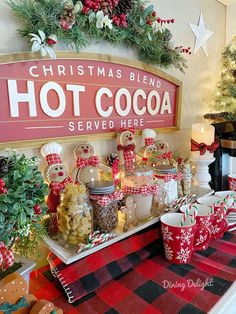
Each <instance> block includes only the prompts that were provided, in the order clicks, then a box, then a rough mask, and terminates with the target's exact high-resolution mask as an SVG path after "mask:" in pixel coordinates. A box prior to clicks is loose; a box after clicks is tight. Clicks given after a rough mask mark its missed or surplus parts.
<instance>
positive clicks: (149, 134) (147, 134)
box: [142, 129, 156, 146]
mask: <svg viewBox="0 0 236 314" xmlns="http://www.w3.org/2000/svg"><path fill="white" fill-rule="evenodd" d="M142 137H143V138H144V141H145V146H152V145H155V142H154V139H155V137H156V132H155V131H154V130H153V129H144V130H143V132H142Z"/></svg>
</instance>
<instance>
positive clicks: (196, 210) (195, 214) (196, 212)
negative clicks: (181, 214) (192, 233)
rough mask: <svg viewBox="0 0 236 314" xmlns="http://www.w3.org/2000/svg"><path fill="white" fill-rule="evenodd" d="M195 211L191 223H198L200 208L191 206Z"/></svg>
mask: <svg viewBox="0 0 236 314" xmlns="http://www.w3.org/2000/svg"><path fill="white" fill-rule="evenodd" d="M192 208H193V209H194V211H193V215H192V219H191V222H192V223H194V222H195V221H196V217H197V215H198V208H197V206H196V205H191V209H192Z"/></svg>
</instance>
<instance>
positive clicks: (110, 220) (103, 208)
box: [87, 181, 123, 233]
mask: <svg viewBox="0 0 236 314" xmlns="http://www.w3.org/2000/svg"><path fill="white" fill-rule="evenodd" d="M87 187H88V189H89V193H90V201H91V203H92V205H93V222H94V230H99V231H100V232H101V233H110V232H112V231H114V230H115V229H116V228H117V224H118V201H119V200H121V199H122V198H123V193H122V192H121V191H120V190H117V189H116V188H115V185H114V183H113V181H94V182H90V183H88V184H87Z"/></svg>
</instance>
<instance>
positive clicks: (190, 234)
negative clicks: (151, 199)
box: [161, 213, 211, 264]
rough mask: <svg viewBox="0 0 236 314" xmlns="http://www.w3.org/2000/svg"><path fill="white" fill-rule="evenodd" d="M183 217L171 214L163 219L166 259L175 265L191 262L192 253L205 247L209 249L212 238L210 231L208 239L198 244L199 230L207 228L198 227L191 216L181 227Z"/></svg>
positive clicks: (180, 214)
mask: <svg viewBox="0 0 236 314" xmlns="http://www.w3.org/2000/svg"><path fill="white" fill-rule="evenodd" d="M183 216H184V215H183V214H182V213H169V214H165V215H163V216H162V217H161V231H162V236H163V242H164V249H165V255H166V259H167V260H168V261H170V262H171V263H174V264H187V263H188V262H190V260H191V257H192V253H193V252H194V251H196V250H199V249H202V247H204V246H205V247H207V246H208V244H209V241H210V238H211V234H210V232H209V231H208V232H207V238H206V239H205V240H204V241H203V242H202V243H201V244H197V243H196V235H197V234H198V233H199V229H200V228H205V229H206V227H205V226H201V227H199V226H197V224H196V222H192V219H191V218H192V217H191V216H189V217H187V219H186V221H185V225H184V226H180V225H181V221H182V218H183ZM207 229H208V228H207ZM208 230H209V229H208Z"/></svg>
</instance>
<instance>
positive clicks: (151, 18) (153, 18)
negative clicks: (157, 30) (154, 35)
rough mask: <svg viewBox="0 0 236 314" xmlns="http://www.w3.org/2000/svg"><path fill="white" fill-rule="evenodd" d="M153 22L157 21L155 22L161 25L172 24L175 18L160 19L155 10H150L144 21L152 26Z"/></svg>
mask: <svg viewBox="0 0 236 314" xmlns="http://www.w3.org/2000/svg"><path fill="white" fill-rule="evenodd" d="M154 22H157V23H159V24H161V25H163V24H173V23H175V20H174V19H162V18H160V17H157V12H156V11H152V12H151V13H150V15H148V16H147V17H146V23H147V25H149V26H152V24H153V23H154Z"/></svg>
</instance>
